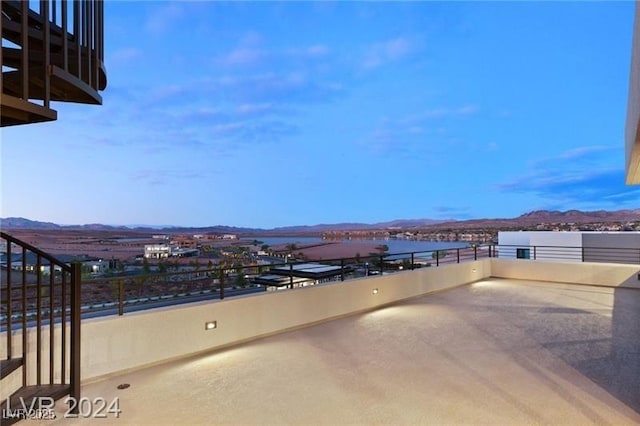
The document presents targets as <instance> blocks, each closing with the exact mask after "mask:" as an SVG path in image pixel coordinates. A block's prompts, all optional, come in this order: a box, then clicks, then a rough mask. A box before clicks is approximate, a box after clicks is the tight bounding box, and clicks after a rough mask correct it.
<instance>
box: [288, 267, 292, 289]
mask: <svg viewBox="0 0 640 426" xmlns="http://www.w3.org/2000/svg"><path fill="white" fill-rule="evenodd" d="M289 288H293V263H290V264H289Z"/></svg>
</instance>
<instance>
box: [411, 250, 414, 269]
mask: <svg viewBox="0 0 640 426" xmlns="http://www.w3.org/2000/svg"><path fill="white" fill-rule="evenodd" d="M414 254H415V253H411V270H412V271H413V268H414V262H415V259H414Z"/></svg>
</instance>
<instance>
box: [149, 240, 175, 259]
mask: <svg viewBox="0 0 640 426" xmlns="http://www.w3.org/2000/svg"><path fill="white" fill-rule="evenodd" d="M169 256H171V246H170V245H169V244H145V246H144V257H145V259H164V258H167V257H169Z"/></svg>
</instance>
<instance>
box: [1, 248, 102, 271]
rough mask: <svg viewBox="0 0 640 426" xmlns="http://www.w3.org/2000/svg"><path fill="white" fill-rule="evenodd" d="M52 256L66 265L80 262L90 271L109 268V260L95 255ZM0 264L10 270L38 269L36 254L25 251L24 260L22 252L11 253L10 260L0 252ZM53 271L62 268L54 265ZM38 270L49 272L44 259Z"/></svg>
mask: <svg viewBox="0 0 640 426" xmlns="http://www.w3.org/2000/svg"><path fill="white" fill-rule="evenodd" d="M54 257H55V258H56V259H57V260H58V261H60V262H62V263H66V264H67V265H71V264H72V263H80V265H82V267H83V269H85V270H87V269H88V270H90V272H92V273H101V272H104V271H106V270H107V269H109V262H106V261H103V260H102V259H100V258H97V257H91V256H87V255H69V254H58V255H54ZM0 265H1V266H4V267H7V266H10V267H11V269H12V270H16V271H22V269H23V268H24V270H25V271H27V272H35V271H36V270H37V269H38V256H37V255H36V254H35V253H32V252H27V254H26V256H25V258H24V262H23V260H22V253H12V254H11V260H10V261H9V259H7V254H6V253H2V254H0ZM54 270H55V271H58V272H59V271H61V270H62V269H61V268H60V267H59V266H54ZM40 272H41V273H44V274H50V273H51V265H50V264H49V262H48V261H47V260H46V259H41V260H40Z"/></svg>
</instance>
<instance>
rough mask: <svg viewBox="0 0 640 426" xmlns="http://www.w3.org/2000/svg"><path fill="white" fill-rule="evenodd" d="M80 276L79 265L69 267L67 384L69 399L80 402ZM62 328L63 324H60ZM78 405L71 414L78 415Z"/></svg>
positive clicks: (74, 264)
mask: <svg viewBox="0 0 640 426" xmlns="http://www.w3.org/2000/svg"><path fill="white" fill-rule="evenodd" d="M81 281H82V276H81V271H80V264H79V263H73V264H72V265H71V367H70V368H71V371H70V376H69V382H70V383H69V384H70V385H71V392H70V396H71V398H74V400H75V401H80V380H81V375H80V357H81V354H82V352H81V350H80V349H81V334H80V322H81V317H80V309H81V306H80V305H81V299H82V282H81ZM63 309H64V307H63ZM62 326H63V327H64V324H62ZM79 406H80V404H76V405H75V407H74V408H75V411H74V410H72V413H73V414H78V408H79Z"/></svg>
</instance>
